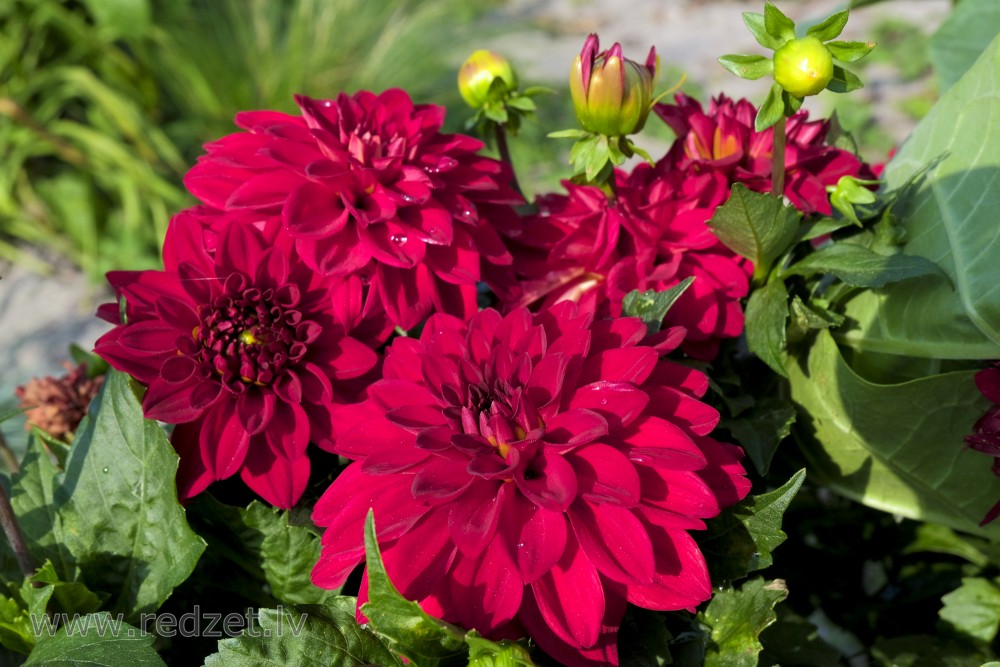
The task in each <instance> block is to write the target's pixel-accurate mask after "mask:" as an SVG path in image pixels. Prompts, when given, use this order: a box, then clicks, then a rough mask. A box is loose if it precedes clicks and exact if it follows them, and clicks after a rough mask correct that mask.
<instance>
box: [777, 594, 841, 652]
mask: <svg viewBox="0 0 1000 667" xmlns="http://www.w3.org/2000/svg"><path fill="white" fill-rule="evenodd" d="M760 643H761V644H763V646H764V651H763V653H762V654H761V664H767V665H772V664H773V665H808V666H809V667H841V665H842V664H843V662H842V661H841V653H840V651H838V650H837V649H835V648H833V647H832V646H830V644H827V643H826V642H825V641H823V639H822V638H821V637H820V632H819V628H817V627H816V626H815V625H813V624H812V623H811V622H809V621H808V620H806V619H804V618H802V617H801V616H798V615H796V614H794V613H792V612H789V611H786V610H785V607H783V606H782V607H779V608H778V620H777V622H776V623H774V624H773V625H771V626H770V627H768V628H767V629H766V630H764V632H762V633H761V635H760Z"/></svg>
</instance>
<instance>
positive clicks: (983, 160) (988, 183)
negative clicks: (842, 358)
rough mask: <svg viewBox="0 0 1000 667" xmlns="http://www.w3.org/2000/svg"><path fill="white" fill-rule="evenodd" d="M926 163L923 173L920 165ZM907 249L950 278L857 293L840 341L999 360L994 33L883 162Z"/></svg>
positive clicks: (997, 54)
mask: <svg viewBox="0 0 1000 667" xmlns="http://www.w3.org/2000/svg"><path fill="white" fill-rule="evenodd" d="M927 165H933V166H932V168H931V169H930V170H929V171H928V172H927V173H925V174H922V175H921V171H922V170H923V169H925V168H926V167H927ZM914 177H916V181H915V183H914V184H913V185H912V186H911V187H909V188H906V189H905V190H903V191H902V196H901V197H900V200H899V202H898V203H897V204H896V205H895V207H894V213H895V214H896V215H898V216H899V222H900V225H901V226H902V227H903V229H904V230H905V231H906V238H907V242H906V243H905V245H904V248H903V250H904V252H905V253H906V254H908V255H920V256H923V257H926V258H927V259H930V260H931V261H933V262H935V263H936V264H937V265H938V266H940V267H941V268H942V269H943V270H944V271H945V273H947V275H948V277H949V278H950V279H951V284H950V285H949V284H948V283H947V282H946V281H943V280H939V279H937V278H917V279H914V280H909V281H906V282H904V283H899V284H895V285H889V286H887V287H886V288H885V289H883V290H880V291H878V292H861V293H859V294H858V295H857V296H856V297H855V298H853V299H852V300H851V301H850V302H849V303H848V304H847V309H846V314H847V316H848V317H849V318H850V319H851V320H853V321H854V323H853V326H852V327H850V328H849V329H847V330H845V331H844V332H843V333H842V334H840V337H841V340H842V341H844V342H847V343H848V344H850V345H852V346H855V347H857V348H859V349H868V350H873V351H879V352H889V353H893V354H905V355H909V356H920V357H935V358H951V359H984V358H996V357H1000V262H998V261H997V258H998V257H1000V234H997V233H996V229H997V211H1000V38H997V39H995V40H994V41H993V43H992V44H991V45H990V46H989V48H988V49H987V50H986V52H985V53H983V55H982V56H981V57H980V58H979V60H978V61H977V62H976V64H975V65H974V66H973V67H972V68H971V69H970V70H969V71H968V72H967V73H966V74H965V76H963V77H962V79H961V81H959V82H958V83H957V84H955V85H954V86H953V87H952V88H951V89H950V90H949V91H948V92H947V93H946V94H945V95H944V97H942V98H941V100H940V101H939V102H938V103H937V104H936V105H935V106H934V109H933V110H932V111H931V112H930V113H929V114H928V115H927V116H926V117H925V118H924V119H923V120H922V121H921V122H920V124H919V125H918V127H917V129H916V130H915V131H914V133H913V135H912V136H911V137H910V138H909V139H908V140H907V141H906V143H905V144H904V145H903V147H902V148H901V149H900V151H899V153H898V154H897V155H896V156H895V157H894V158H893V160H892V161H891V162H890V163H889V165H888V166H887V168H886V172H885V180H886V184H887V188H888V189H889V190H901V189H903V188H904V186H905V185H906V184H907V183H908V182H909V181H910V180H911V179H913V178H914Z"/></svg>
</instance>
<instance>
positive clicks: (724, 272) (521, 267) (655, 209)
mask: <svg viewBox="0 0 1000 667" xmlns="http://www.w3.org/2000/svg"><path fill="white" fill-rule="evenodd" d="M616 178H617V191H618V197H617V198H616V200H615V201H614V202H611V201H609V200H608V198H607V196H606V195H605V194H604V192H603V191H601V190H600V189H599V188H596V187H593V186H581V185H573V184H572V183H569V182H566V183H564V186H565V187H566V189H567V193H568V194H567V195H566V196H564V195H548V196H545V197H541V198H539V201H538V205H539V213H538V214H537V215H534V216H531V217H529V218H527V219H526V220H525V224H524V231H523V233H522V234H521V236H520V237H519V238H518V240H517V242H515V243H513V244H512V245H511V248H512V249H513V252H514V255H515V256H516V258H517V262H516V264H515V266H516V271H517V273H518V275H519V276H520V277H521V278H522V293H521V299H520V300H519V302H518V303H519V304H531V303H534V302H535V301H541V302H542V303H544V304H548V305H551V304H554V303H557V302H559V301H562V300H566V299H571V300H576V301H579V302H580V304H581V305H582V306H583V307H584V308H585V309H586V310H591V311H594V312H596V313H597V314H598V316H601V317H607V316H614V317H618V316H620V315H621V313H622V300H623V299H624V298H625V295H627V294H628V293H629V292H631V291H632V290H634V289H638V290H642V291H645V290H648V289H656V290H665V289H668V288H670V287H673V286H674V285H677V284H678V283H680V282H681V281H683V280H684V279H686V278H688V277H692V276H693V277H694V279H695V280H694V283H693V284H692V285H691V287H689V288H688V290H687V291H686V292H685V293H684V295H682V296H681V298H680V299H678V301H677V303H676V304H674V306H673V307H672V308H671V310H670V312H669V313H668V314H667V317H666V320H665V322H666V324H667V325H668V326H670V325H680V326H683V327H685V328H686V329H687V330H688V332H687V336H686V337H685V340H684V343H683V349H684V351H685V352H687V353H688V354H690V355H691V356H694V357H696V358H698V359H703V360H711V359H712V358H714V357H715V355H716V353H717V352H718V347H719V342H720V340H721V339H723V338H732V337H735V336H739V335H740V333H742V331H743V311H742V309H741V307H740V299H741V298H743V297H744V296H746V295H747V291H748V289H749V281H748V270H749V269H750V266H749V263H747V262H745V261H744V260H742V259H741V258H739V257H738V256H737V255H736V254H734V253H733V252H732V251H731V250H729V249H728V248H726V247H725V246H724V245H722V243H721V242H720V241H719V240H718V239H717V238H716V237H715V235H714V234H713V233H712V231H711V230H710V229H709V228H708V225H707V224H706V222H707V221H708V219H709V218H711V217H712V214H713V213H714V212H715V209H716V207H717V206H718V205H719V204H720V203H722V202H723V201H724V200H725V198H726V197H727V196H728V194H729V190H728V186H727V185H726V183H725V181H724V180H722V179H720V178H719V177H718V176H717V175H713V174H702V175H692V174H684V173H682V172H661V171H659V170H653V169H650V168H649V167H648V166H646V165H639V166H638V167H636V168H635V170H634V171H633V172H632V173H631V174H629V175H626V174H625V173H624V172H620V171H619V172H617V174H616Z"/></svg>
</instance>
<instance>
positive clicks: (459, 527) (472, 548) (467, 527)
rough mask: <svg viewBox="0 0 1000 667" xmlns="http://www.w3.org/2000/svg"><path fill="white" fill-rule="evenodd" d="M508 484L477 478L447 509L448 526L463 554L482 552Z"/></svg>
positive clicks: (498, 519) (495, 526) (502, 502)
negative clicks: (448, 509)
mask: <svg viewBox="0 0 1000 667" xmlns="http://www.w3.org/2000/svg"><path fill="white" fill-rule="evenodd" d="M509 488H510V485H509V484H503V483H501V482H497V481H493V482H489V481H477V483H476V484H474V485H473V486H472V487H471V488H470V489H469V490H468V492H467V493H466V494H465V495H463V496H462V498H461V500H460V501H459V502H457V503H454V504H452V506H451V511H450V512H449V513H448V530H449V532H450V534H451V539H452V541H453V542H454V543H455V546H457V547H458V548H459V550H460V551H461V552H462V553H463V554H464V555H466V556H476V555H479V554H480V553H482V551H483V549H484V548H486V545H487V544H488V543H489V542H490V541H491V540H492V539H493V536H494V535H495V534H496V530H497V525H498V524H499V522H500V511H501V508H502V507H503V505H504V498H505V496H506V494H507V490H508V489H509Z"/></svg>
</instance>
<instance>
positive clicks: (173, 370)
mask: <svg viewBox="0 0 1000 667" xmlns="http://www.w3.org/2000/svg"><path fill="white" fill-rule="evenodd" d="M197 368H198V364H196V363H195V362H194V360H193V359H192V358H191V357H182V356H176V357H169V358H167V360H166V361H164V362H163V365H162V366H160V377H161V378H162V379H163V380H164V381H165V382H169V383H170V384H181V383H184V382H187V381H188V380H190V379H191V376H192V375H194V372H195V370H197ZM183 421H188V420H186V419H185V420H183Z"/></svg>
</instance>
